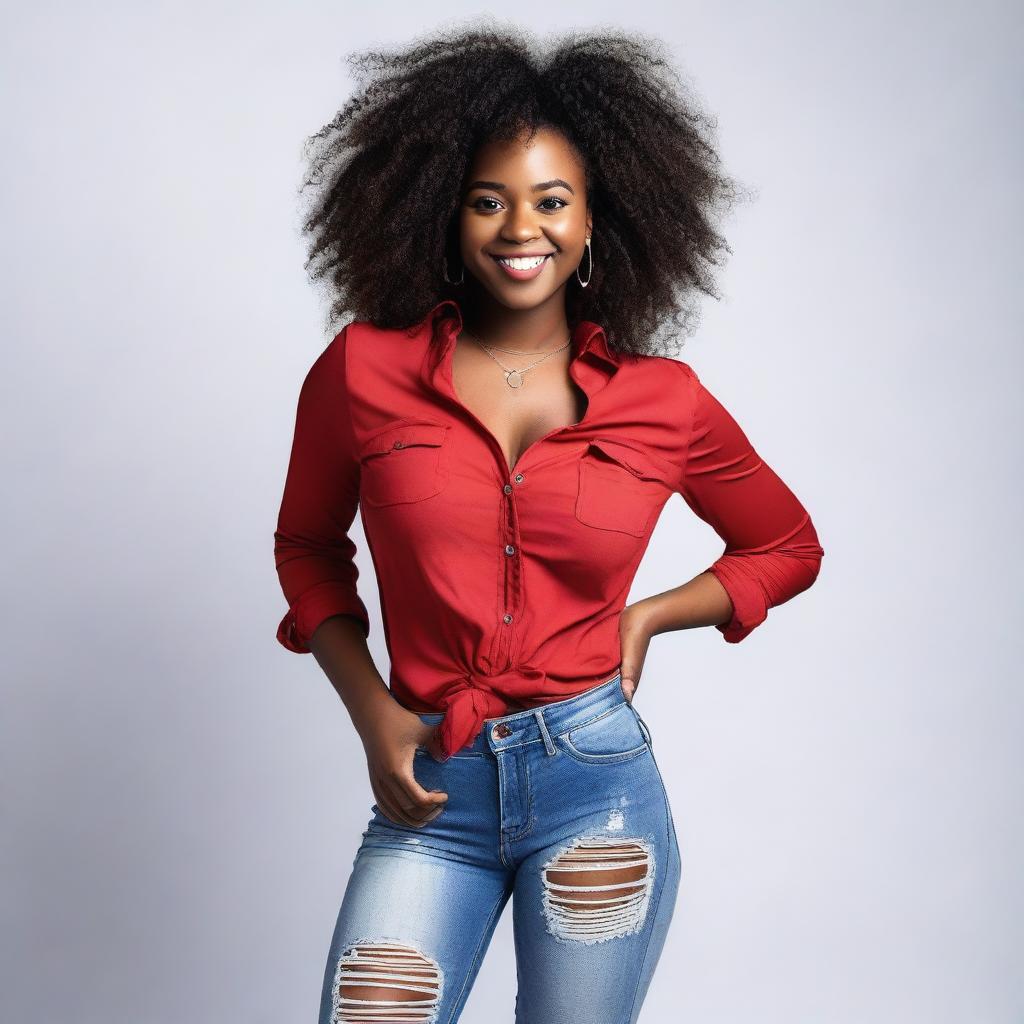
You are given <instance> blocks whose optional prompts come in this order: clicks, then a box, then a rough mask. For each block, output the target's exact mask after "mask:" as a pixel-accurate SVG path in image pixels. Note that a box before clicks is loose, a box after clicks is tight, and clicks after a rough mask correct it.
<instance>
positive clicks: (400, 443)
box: [392, 441, 405, 448]
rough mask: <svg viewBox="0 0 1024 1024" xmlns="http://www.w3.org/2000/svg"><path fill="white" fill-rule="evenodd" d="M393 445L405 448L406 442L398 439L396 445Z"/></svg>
mask: <svg viewBox="0 0 1024 1024" xmlns="http://www.w3.org/2000/svg"><path fill="white" fill-rule="evenodd" d="M392 447H393V448H404V447H405V442H404V441H396V442H395V443H394V445H392Z"/></svg>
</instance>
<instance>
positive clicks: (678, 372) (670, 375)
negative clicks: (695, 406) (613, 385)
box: [619, 355, 702, 404]
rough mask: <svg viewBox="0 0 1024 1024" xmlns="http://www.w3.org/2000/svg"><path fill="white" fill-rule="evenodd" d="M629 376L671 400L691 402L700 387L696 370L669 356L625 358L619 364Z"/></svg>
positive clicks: (621, 369) (696, 395)
mask: <svg viewBox="0 0 1024 1024" xmlns="http://www.w3.org/2000/svg"><path fill="white" fill-rule="evenodd" d="M619 369H620V372H622V371H623V370H625V372H626V373H627V374H629V375H630V376H634V375H635V377H637V378H639V379H641V380H643V381H644V383H645V386H647V385H648V384H649V386H650V387H651V389H652V391H653V393H655V394H657V395H659V396H664V397H665V398H668V399H670V400H672V401H673V402H679V401H680V400H682V401H684V402H686V403H688V404H689V403H692V402H694V401H695V400H696V398H697V397H698V390H699V389H700V388H701V387H702V385H701V382H700V378H699V377H698V376H697V372H696V370H694V369H693V367H692V366H690V364H689V363H684V362H683V361H682V360H680V359H672V358H671V357H669V356H656V355H641V356H636V357H634V358H633V359H629V360H626V361H624V362H623V363H622V365H621V366H620V368H619Z"/></svg>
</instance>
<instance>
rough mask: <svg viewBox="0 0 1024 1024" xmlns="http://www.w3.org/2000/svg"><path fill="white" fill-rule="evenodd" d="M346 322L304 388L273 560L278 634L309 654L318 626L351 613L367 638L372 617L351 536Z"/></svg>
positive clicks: (353, 461) (352, 466)
mask: <svg viewBox="0 0 1024 1024" xmlns="http://www.w3.org/2000/svg"><path fill="white" fill-rule="evenodd" d="M350 326H351V325H349V326H346V327H345V328H343V329H342V331H341V332H340V333H339V334H338V335H337V336H336V337H335V338H334V340H333V341H332V342H331V343H330V344H329V345H328V346H327V348H326V349H324V351H323V352H322V353H321V355H320V356H319V358H318V359H317V360H316V362H315V363H314V364H313V366H312V367H311V368H310V370H309V372H308V374H307V375H306V378H305V380H304V381H303V383H302V387H301V389H300V391H299V400H298V409H297V411H296V417H295V434H294V439H293V441H292V448H291V457H290V460H289V463H288V472H287V476H286V478H285V486H284V495H283V497H282V499H281V507H280V512H279V514H278V520H277V529H276V531H275V533H274V560H275V563H276V566H277V575H278V579H279V581H280V584H281V589H282V591H283V592H284V596H285V600H286V601H287V602H288V611H287V613H286V614H285V616H284V618H283V619H282V620H281V623H280V625H279V626H278V630H277V639H278V641H280V643H281V644H282V645H283V646H284V647H286V648H287V649H288V650H289V651H295V652H296V653H298V654H308V653H309V650H310V648H309V641H310V638H311V637H312V635H313V633H314V632H315V631H316V629H317V627H318V626H319V625H320V624H321V623H322V622H323V621H324V620H325V619H328V618H330V617H331V616H333V615H350V616H352V617H353V618H355V619H356V620H357V621H358V622H359V624H360V626H361V627H362V630H363V635H364V636H369V633H370V620H369V616H368V615H367V612H366V606H365V605H364V604H363V602H362V600H361V598H360V597H359V594H358V592H357V589H356V581H357V579H358V575H359V571H358V569H357V568H356V565H355V562H354V557H355V553H356V546H355V544H354V543H353V542H352V540H351V539H350V537H349V529H350V527H351V526H352V522H353V520H354V519H355V514H356V508H357V506H358V502H359V459H358V454H357V452H356V448H355V443H354V439H353V434H352V422H351V417H350V412H349V406H348V391H347V386H346V372H345V366H346V346H347V344H348V333H349V329H350Z"/></svg>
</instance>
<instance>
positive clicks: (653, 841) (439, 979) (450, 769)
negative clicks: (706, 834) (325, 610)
mask: <svg viewBox="0 0 1024 1024" xmlns="http://www.w3.org/2000/svg"><path fill="white" fill-rule="evenodd" d="M419 717H420V718H421V719H422V720H423V721H424V722H425V723H428V724H435V723H437V722H439V721H440V720H441V719H442V717H443V715H442V714H420V716H419ZM413 770H414V773H415V776H416V779H417V781H418V782H419V783H420V785H422V786H423V787H424V789H427V790H443V791H444V792H446V793H447V794H448V801H447V803H446V804H444V810H443V811H442V812H441V814H440V815H438V816H437V817H436V818H434V820H433V821H431V822H429V823H428V824H426V825H424V826H423V827H421V828H413V827H409V826H405V825H400V824H397V823H395V822H392V821H391V820H390V819H388V818H386V817H384V815H383V814H382V813H381V812H380V809H379V808H378V807H377V805H376V804H374V806H373V808H372V810H373V812H374V816H373V819H372V820H371V821H370V822H369V825H368V827H367V829H366V831H365V832H364V833H363V837H362V842H361V845H360V847H359V849H358V851H357V853H356V856H355V860H354V862H353V869H352V873H351V875H350V877H349V880H348V884H347V887H346V890H345V894H344V898H343V900H342V904H341V909H340V911H339V914H338V919H337V924H336V926H335V929H334V935H333V938H332V941H331V946H330V952H329V955H328V958H327V967H326V971H325V973H324V984H323V992H322V999H321V1007H320V1017H319V1024H336V1022H337V1024H340V1022H343V1021H344V1022H347V1021H360V1022H369V1021H378V1022H382V1021H383V1022H397V1021H411V1022H418V1024H420V1022H422V1024H450V1022H453V1021H457V1020H459V1017H460V1014H461V1012H462V1008H463V1006H464V1005H465V1002H466V999H467V997H468V995H469V992H470V988H471V986H472V985H473V982H474V979H475V978H476V975H477V972H478V970H479V968H480V964H481V961H482V959H483V956H484V953H485V952H486V950H487V946H488V943H489V942H490V939H491V936H492V934H493V932H494V927H495V925H496V924H497V921H498V919H499V917H500V916H501V913H502V911H503V909H504V907H505V904H506V903H507V902H508V899H509V897H510V896H511V897H513V899H512V921H513V929H514V937H515V950H516V961H517V975H518V982H519V984H518V994H517V997H516V1003H515V1008H514V1019H515V1021H516V1024H580V1022H587V1024H632V1022H633V1021H636V1020H637V1019H638V1015H639V1013H640V1008H641V1005H642V1003H643V1000H644V997H645V995H646V993H647V989H648V986H649V984H650V981H651V977H652V975H653V973H654V969H655V967H656V966H657V963H658V959H659V957H660V955H661V951H662V948H663V946H664V943H665V938H666V935H667V933H668V927H669V922H670V920H671V918H672V915H673V911H674V909H675V902H676V894H677V891H678V888H679V878H680V867H681V865H680V856H679V846H678V842H677V839H676V832H675V825H674V823H673V820H672V812H671V809H670V807H669V801H668V796H667V794H666V791H665V786H664V783H663V781H662V777H661V773H660V771H659V770H658V766H657V763H656V762H655V759H654V752H653V748H652V737H651V732H650V729H649V728H648V726H647V724H646V723H645V722H644V721H643V720H642V719H641V717H640V715H639V714H638V713H637V711H636V709H635V708H634V707H633V705H632V704H631V703H630V702H629V701H628V700H627V699H626V697H625V694H624V692H623V689H622V683H621V678H620V676H619V675H618V674H616V675H615V676H613V677H612V678H611V679H609V680H607V681H606V682H604V683H602V684H601V685H599V686H596V687H594V688H593V689H591V690H588V691H586V692H585V693H582V694H579V695H578V696H576V697H572V698H569V699H567V700H562V701H558V702H555V703H552V704H547V705H545V706H544V707H541V708H533V709H530V710H527V711H517V712H514V713H512V714H508V715H503V716H501V717H498V718H489V719H487V720H486V721H485V723H484V727H483V729H482V730H481V732H480V733H479V734H478V736H477V737H476V740H475V741H474V743H473V745H472V746H471V747H465V748H463V749H462V750H460V751H458V752H457V753H456V754H455V755H454V756H453V757H451V758H449V759H448V760H447V761H444V762H438V761H436V760H435V759H434V758H433V756H432V755H431V754H430V753H429V751H428V750H427V749H426V748H425V747H420V748H418V749H417V750H416V753H415V755H414V765H413ZM612 870H615V871H618V872H619V874H618V875H616V876H613V878H611V879H610V878H609V874H608V872H609V871H612ZM623 879H626V880H623ZM512 1016H513V1012H512V1008H508V1009H507V1010H504V1009H502V1008H500V1007H491V1008H490V1010H489V1011H488V1019H489V1020H495V1021H504V1020H510V1019H512Z"/></svg>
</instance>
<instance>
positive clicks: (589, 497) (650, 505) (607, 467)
mask: <svg viewBox="0 0 1024 1024" xmlns="http://www.w3.org/2000/svg"><path fill="white" fill-rule="evenodd" d="M670 479H671V473H670V470H669V469H668V467H667V466H662V465H659V462H658V461H656V460H655V459H654V458H652V457H651V456H648V455H645V454H644V452H642V451H640V450H638V449H636V448H633V447H631V446H630V445H627V444H623V443H622V442H620V441H614V440H611V439H609V438H600V437H598V438H594V439H593V440H592V441H591V442H590V444H589V445H588V447H587V450H586V451H585V452H584V453H583V456H582V458H581V459H580V463H579V489H578V492H577V495H576V518H577V519H578V520H579V521H580V522H581V523H584V524H585V525H587V526H592V527H594V528H595V529H598V530H615V531H617V532H619V533H628V534H630V535H632V536H634V537H642V536H643V535H644V534H645V533H646V532H647V530H648V528H649V524H650V522H651V519H652V517H654V516H655V515H656V513H657V512H658V510H659V509H660V508H661V507H662V505H664V504H665V502H666V501H667V500H668V499H669V497H670V496H671V494H672V487H671V484H670V483H669V481H670Z"/></svg>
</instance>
